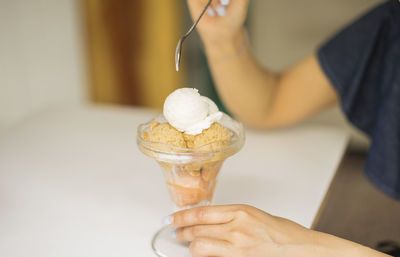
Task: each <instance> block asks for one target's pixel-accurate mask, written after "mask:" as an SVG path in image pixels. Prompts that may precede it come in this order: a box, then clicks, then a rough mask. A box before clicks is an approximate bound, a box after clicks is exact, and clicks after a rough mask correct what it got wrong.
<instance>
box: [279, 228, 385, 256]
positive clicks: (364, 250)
mask: <svg viewBox="0 0 400 257" xmlns="http://www.w3.org/2000/svg"><path fill="white" fill-rule="evenodd" d="M310 232H311V233H313V236H312V237H311V238H312V240H311V241H310V242H306V243H305V244H300V245H293V246H290V245H289V246H286V247H284V251H283V252H284V254H283V257H289V256H290V257H294V256H296V257H389V255H386V254H384V253H381V252H378V251H375V250H373V249H371V248H368V247H365V246H362V245H360V244H357V243H354V242H351V241H348V240H345V239H342V238H339V237H336V236H333V235H329V234H326V233H321V232H316V231H310Z"/></svg>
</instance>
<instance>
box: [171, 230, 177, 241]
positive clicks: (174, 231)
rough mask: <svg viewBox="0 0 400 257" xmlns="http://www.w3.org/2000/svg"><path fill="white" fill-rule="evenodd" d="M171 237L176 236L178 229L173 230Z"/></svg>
mask: <svg viewBox="0 0 400 257" xmlns="http://www.w3.org/2000/svg"><path fill="white" fill-rule="evenodd" d="M171 237H172V238H173V239H175V238H176V229H173V230H172V231H171Z"/></svg>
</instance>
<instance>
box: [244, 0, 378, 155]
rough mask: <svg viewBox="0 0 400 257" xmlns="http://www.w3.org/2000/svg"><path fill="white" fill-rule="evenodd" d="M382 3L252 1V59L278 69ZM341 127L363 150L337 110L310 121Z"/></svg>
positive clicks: (362, 0) (372, 0) (360, 139)
mask: <svg viewBox="0 0 400 257" xmlns="http://www.w3.org/2000/svg"><path fill="white" fill-rule="evenodd" d="M380 2H382V0H333V1H332V0H318V1H317V0H302V1H293V0H292V1H284V0H253V1H252V6H251V15H250V17H249V19H250V20H249V25H250V27H249V30H250V33H251V35H250V36H251V39H252V46H253V49H254V53H255V56H256V57H257V59H258V60H259V61H260V62H261V63H262V64H263V65H265V66H267V67H269V68H271V69H273V70H277V71H279V70H282V69H285V68H287V67H289V66H290V65H292V64H294V63H295V62H297V61H298V60H300V59H301V58H303V57H305V56H307V55H309V54H312V53H314V52H315V51H316V49H317V47H318V45H320V44H321V43H322V42H324V41H325V40H327V39H328V38H329V37H330V36H331V35H333V34H334V33H335V32H336V31H338V30H339V29H340V28H341V27H343V26H345V25H346V24H348V23H349V22H351V21H352V20H353V19H354V18H356V17H357V16H359V15H361V14H362V13H364V12H365V11H367V10H368V9H370V8H372V7H373V6H375V5H376V4H378V3H380ZM312 121H313V122H315V121H317V122H322V123H328V124H333V125H335V126H341V127H343V128H345V129H347V130H348V131H350V132H351V134H352V135H353V140H352V146H353V147H354V148H355V149H364V150H365V149H366V147H367V146H368V141H367V140H366V138H365V136H363V135H362V134H361V133H359V132H357V131H356V130H355V129H354V128H352V127H351V126H350V125H349V124H348V123H347V122H346V120H345V118H344V116H343V114H342V113H341V111H340V110H339V108H333V109H331V110H327V111H326V112H324V113H323V114H322V115H318V116H316V117H314V118H313V119H312Z"/></svg>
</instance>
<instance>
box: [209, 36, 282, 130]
mask: <svg viewBox="0 0 400 257" xmlns="http://www.w3.org/2000/svg"><path fill="white" fill-rule="evenodd" d="M246 40H247V39H246V35H245V32H244V31H243V32H242V33H240V34H239V35H238V36H237V37H236V38H234V39H232V40H231V41H230V42H224V43H222V44H221V43H216V42H207V41H204V44H205V48H206V54H207V58H208V62H209V65H210V67H211V72H212V74H213V78H214V82H215V84H216V86H217V90H218V93H219V94H220V96H221V98H222V100H223V102H224V104H225V105H226V106H227V108H228V109H229V111H231V112H232V113H233V114H234V115H235V116H237V117H238V118H239V119H241V120H243V121H244V122H245V123H247V124H248V125H251V126H255V127H259V126H260V125H261V124H262V121H261V120H262V119H265V118H266V117H267V116H268V115H267V114H268V110H269V107H270V102H271V99H272V95H273V93H274V89H275V87H276V85H277V84H278V81H279V79H278V78H279V76H278V75H277V74H274V73H272V72H270V71H268V70H265V69H263V68H262V67H260V66H259V65H258V63H257V62H256V60H255V59H254V57H253V56H252V53H251V50H250V47H249V44H248V42H246Z"/></svg>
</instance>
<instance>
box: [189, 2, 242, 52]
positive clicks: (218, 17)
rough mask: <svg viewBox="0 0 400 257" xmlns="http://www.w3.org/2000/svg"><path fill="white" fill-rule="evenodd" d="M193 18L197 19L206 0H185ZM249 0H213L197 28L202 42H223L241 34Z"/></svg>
mask: <svg viewBox="0 0 400 257" xmlns="http://www.w3.org/2000/svg"><path fill="white" fill-rule="evenodd" d="M187 2H188V5H189V9H190V12H191V15H192V17H193V19H197V18H198V17H199V15H200V13H201V11H202V10H203V9H204V7H205V6H206V5H207V2H208V0H187ZM248 3H249V0H213V1H212V3H211V6H210V7H209V8H208V10H207V13H206V14H205V15H204V16H203V18H202V19H201V21H200V23H199V24H198V26H197V29H198V30H199V32H200V35H201V38H202V40H203V42H204V43H205V44H206V45H207V44H208V43H224V42H229V41H232V40H235V39H236V38H237V37H238V36H241V34H242V30H243V24H244V21H245V19H246V14H247V6H248Z"/></svg>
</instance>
